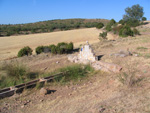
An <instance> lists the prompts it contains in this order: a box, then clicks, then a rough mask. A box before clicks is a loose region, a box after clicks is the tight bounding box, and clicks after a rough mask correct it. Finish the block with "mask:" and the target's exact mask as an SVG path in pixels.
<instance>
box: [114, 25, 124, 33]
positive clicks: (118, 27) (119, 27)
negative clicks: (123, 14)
mask: <svg viewBox="0 0 150 113" xmlns="http://www.w3.org/2000/svg"><path fill="white" fill-rule="evenodd" d="M122 28H123V26H122V25H120V26H116V27H114V28H113V29H112V30H113V32H114V33H115V34H119V31H120V30H121V29H122Z"/></svg>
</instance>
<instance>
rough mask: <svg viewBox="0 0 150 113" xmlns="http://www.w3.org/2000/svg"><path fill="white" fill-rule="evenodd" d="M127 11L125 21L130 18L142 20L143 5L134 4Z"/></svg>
mask: <svg viewBox="0 0 150 113" xmlns="http://www.w3.org/2000/svg"><path fill="white" fill-rule="evenodd" d="M125 12H126V14H125V15H124V16H123V19H124V20H125V21H127V20H128V19H132V20H141V19H142V17H143V15H144V12H143V7H141V6H140V5H139V4H137V5H133V6H132V7H127V8H126V9H125Z"/></svg>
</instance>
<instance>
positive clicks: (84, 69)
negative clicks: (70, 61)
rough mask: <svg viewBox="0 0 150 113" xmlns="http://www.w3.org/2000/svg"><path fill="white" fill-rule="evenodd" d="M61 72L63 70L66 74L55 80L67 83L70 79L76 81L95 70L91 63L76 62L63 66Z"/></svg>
mask: <svg viewBox="0 0 150 113" xmlns="http://www.w3.org/2000/svg"><path fill="white" fill-rule="evenodd" d="M59 72H63V73H64V76H62V77H58V78H56V79H55V82H60V83H67V82H70V81H73V82H76V81H79V80H81V79H82V78H84V77H86V76H88V75H89V74H91V73H93V72H94V69H93V68H92V67H91V66H90V65H81V64H76V65H72V66H68V67H66V68H61V69H60V70H59Z"/></svg>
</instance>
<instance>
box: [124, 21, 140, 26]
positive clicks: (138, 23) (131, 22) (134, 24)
mask: <svg viewBox="0 0 150 113" xmlns="http://www.w3.org/2000/svg"><path fill="white" fill-rule="evenodd" d="M125 23H126V25H127V26H129V27H136V26H139V25H140V21H139V20H133V19H128V20H127V21H125Z"/></svg>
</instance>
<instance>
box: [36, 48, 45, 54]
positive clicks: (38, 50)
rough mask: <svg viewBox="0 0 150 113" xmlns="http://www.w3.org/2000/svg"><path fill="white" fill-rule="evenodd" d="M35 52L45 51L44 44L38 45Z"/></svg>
mask: <svg viewBox="0 0 150 113" xmlns="http://www.w3.org/2000/svg"><path fill="white" fill-rule="evenodd" d="M35 52H36V54H40V53H42V52H44V46H38V47H37V48H36V49H35Z"/></svg>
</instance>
